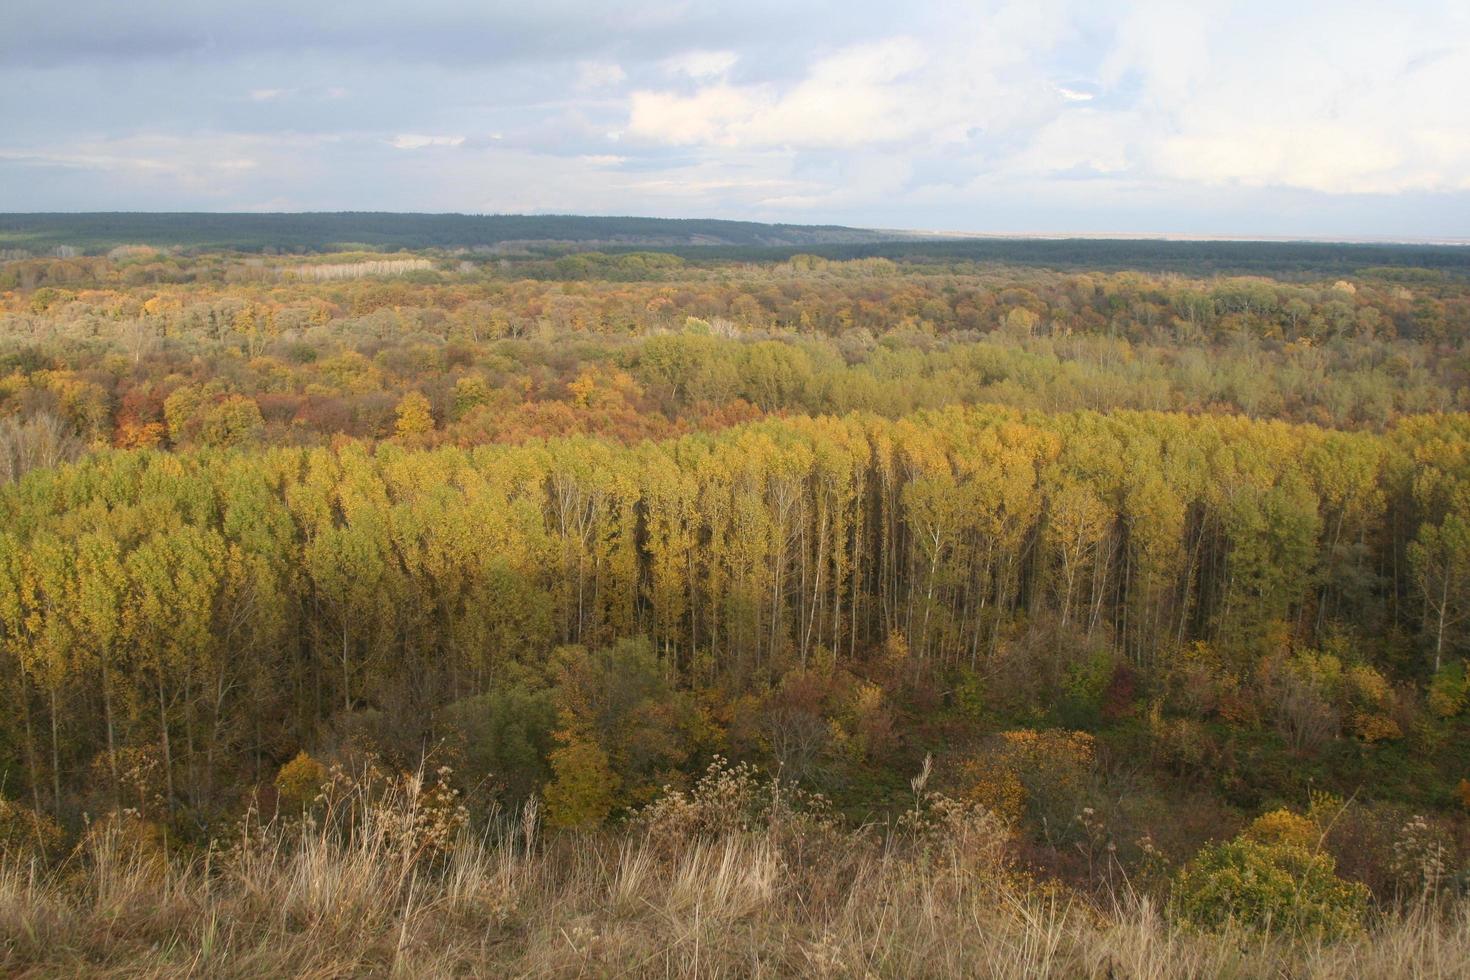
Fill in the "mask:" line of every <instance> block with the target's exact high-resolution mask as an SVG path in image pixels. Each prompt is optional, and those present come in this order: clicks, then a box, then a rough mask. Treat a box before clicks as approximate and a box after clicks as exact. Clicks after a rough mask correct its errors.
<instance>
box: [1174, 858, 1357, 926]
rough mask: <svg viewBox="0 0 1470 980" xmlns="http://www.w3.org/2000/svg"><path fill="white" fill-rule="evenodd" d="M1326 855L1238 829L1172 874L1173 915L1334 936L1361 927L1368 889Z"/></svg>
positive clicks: (1204, 922) (1198, 921)
mask: <svg viewBox="0 0 1470 980" xmlns="http://www.w3.org/2000/svg"><path fill="white" fill-rule="evenodd" d="M1335 871H1336V865H1335V863H1334V862H1333V860H1332V858H1331V856H1329V855H1327V854H1324V853H1322V852H1321V851H1317V850H1313V849H1311V848H1308V847H1305V846H1302V845H1301V844H1299V843H1296V842H1293V841H1290V840H1286V839H1282V840H1280V841H1279V842H1276V843H1269V842H1265V841H1261V840H1256V839H1252V838H1251V837H1248V836H1245V835H1242V836H1240V837H1237V838H1236V839H1235V840H1233V841H1230V842H1229V843H1225V844H1212V845H1210V846H1208V847H1205V848H1204V849H1203V850H1201V851H1200V853H1199V854H1198V855H1197V856H1196V857H1195V859H1194V860H1193V861H1191V862H1190V863H1189V864H1188V865H1187V866H1185V867H1184V868H1183V869H1181V870H1180V872H1179V874H1178V875H1177V876H1176V877H1175V879H1174V890H1173V896H1172V899H1171V907H1172V911H1173V913H1174V915H1175V916H1176V917H1177V918H1179V919H1181V920H1183V921H1185V922H1188V923H1190V924H1192V925H1195V926H1197V927H1200V928H1202V929H1210V930H1214V929H1219V928H1222V927H1223V926H1226V925H1228V924H1232V923H1233V924H1236V925H1243V926H1246V927H1248V928H1252V929H1264V930H1270V931H1272V932H1276V933H1286V934H1290V935H1293V936H1296V935H1307V936H1311V937H1313V938H1320V939H1336V938H1340V937H1343V936H1348V935H1352V934H1354V933H1356V932H1358V931H1360V930H1361V929H1362V925H1363V915H1364V913H1365V912H1366V910H1367V904H1368V889H1367V887H1366V886H1364V885H1362V884H1361V883H1359V882H1349V881H1344V880H1343V879H1341V878H1339V877H1338V876H1337V875H1336V873H1335Z"/></svg>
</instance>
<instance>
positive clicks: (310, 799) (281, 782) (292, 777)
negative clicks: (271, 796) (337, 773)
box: [276, 749, 327, 808]
mask: <svg viewBox="0 0 1470 980" xmlns="http://www.w3.org/2000/svg"><path fill="white" fill-rule="evenodd" d="M326 785H327V769H326V767H325V766H323V765H322V764H321V763H320V762H318V761H316V760H315V759H313V758H312V757H311V756H309V755H307V754H306V750H305V749H302V750H301V751H300V752H298V753H297V754H296V758H294V759H292V760H291V761H290V762H288V763H286V764H285V765H284V766H282V767H281V771H280V772H278V773H276V791H277V792H278V793H280V794H281V802H282V803H283V804H286V805H288V806H291V807H295V808H304V807H308V806H311V805H312V804H313V803H314V802H316V799H317V797H318V796H320V795H321V792H322V788H323V787H324V786H326Z"/></svg>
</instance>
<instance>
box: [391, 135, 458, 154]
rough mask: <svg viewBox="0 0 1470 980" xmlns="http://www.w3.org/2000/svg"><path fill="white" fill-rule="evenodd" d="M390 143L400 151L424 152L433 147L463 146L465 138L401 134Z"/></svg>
mask: <svg viewBox="0 0 1470 980" xmlns="http://www.w3.org/2000/svg"><path fill="white" fill-rule="evenodd" d="M388 142H390V143H392V144H393V146H394V148H396V149H399V150H422V149H425V148H427V147H431V146H463V145H464V137H463V136H425V135H423V134H422V133H399V134H398V135H397V136H395V137H393V138H392V139H391V140H389V141H388Z"/></svg>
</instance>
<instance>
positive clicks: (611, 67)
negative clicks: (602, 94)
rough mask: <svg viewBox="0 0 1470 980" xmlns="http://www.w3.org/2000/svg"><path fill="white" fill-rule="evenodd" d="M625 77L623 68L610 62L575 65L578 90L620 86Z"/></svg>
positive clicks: (625, 73) (585, 62)
mask: <svg viewBox="0 0 1470 980" xmlns="http://www.w3.org/2000/svg"><path fill="white" fill-rule="evenodd" d="M627 77H628V73H627V72H626V71H624V70H623V66H622V65H619V64H615V63H614V62H611V61H583V62H580V63H579V64H578V65H577V87H578V88H583V89H595V88H608V87H609V86H613V85H620V84H622V82H624V81H625V80H626V79H627Z"/></svg>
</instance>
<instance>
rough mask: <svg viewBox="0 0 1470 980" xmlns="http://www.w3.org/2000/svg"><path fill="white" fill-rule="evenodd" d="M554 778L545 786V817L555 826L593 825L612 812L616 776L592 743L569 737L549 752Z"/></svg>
mask: <svg viewBox="0 0 1470 980" xmlns="http://www.w3.org/2000/svg"><path fill="white" fill-rule="evenodd" d="M551 769H552V772H554V773H555V774H556V778H555V779H553V780H552V781H551V783H550V784H549V785H548V786H547V787H546V816H547V819H549V820H550V821H551V823H552V824H554V825H555V826H557V827H567V828H588V827H595V826H597V825H598V824H601V823H602V822H603V821H604V820H606V819H607V815H608V814H609V813H611V812H612V808H613V793H614V791H615V789H616V787H617V777H616V776H615V775H614V774H613V771H612V766H611V765H610V764H609V762H608V758H607V753H606V752H604V751H603V750H602V748H601V747H599V746H598V745H597V744H596V743H595V742H589V741H585V740H583V739H576V738H574V739H572V740H570V741H569V742H568V743H567V744H565V745H563V746H562V747H561V748H559V749H557V750H556V751H555V752H553V753H551Z"/></svg>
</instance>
